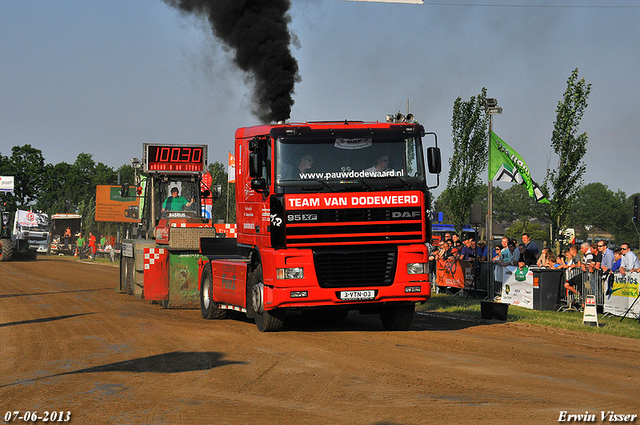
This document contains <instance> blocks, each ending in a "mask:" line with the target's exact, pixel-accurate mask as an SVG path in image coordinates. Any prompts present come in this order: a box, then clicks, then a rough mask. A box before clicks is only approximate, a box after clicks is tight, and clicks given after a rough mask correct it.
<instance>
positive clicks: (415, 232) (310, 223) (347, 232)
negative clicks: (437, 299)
mask: <svg viewBox="0 0 640 425" xmlns="http://www.w3.org/2000/svg"><path fill="white" fill-rule="evenodd" d="M285 217H287V221H286V245H287V246H289V247H295V246H309V245H315V246H322V245H335V244H341V243H348V244H370V243H393V244H398V243H419V242H422V241H423V238H424V235H423V228H422V227H423V226H422V212H421V208H419V207H404V208H362V209H342V210H314V211H304V214H301V215H297V216H296V215H291V214H285ZM292 217H295V218H296V219H295V220H292V219H290V218H292Z"/></svg>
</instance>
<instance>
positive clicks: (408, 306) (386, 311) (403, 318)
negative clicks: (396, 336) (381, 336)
mask: <svg viewBox="0 0 640 425" xmlns="http://www.w3.org/2000/svg"><path fill="white" fill-rule="evenodd" d="M415 309H416V304H415V303H398V304H389V305H386V306H384V307H382V311H381V312H380V320H381V321H382V326H384V328H385V329H386V330H388V331H406V330H409V328H410V327H411V323H412V322H413V314H414V312H415Z"/></svg>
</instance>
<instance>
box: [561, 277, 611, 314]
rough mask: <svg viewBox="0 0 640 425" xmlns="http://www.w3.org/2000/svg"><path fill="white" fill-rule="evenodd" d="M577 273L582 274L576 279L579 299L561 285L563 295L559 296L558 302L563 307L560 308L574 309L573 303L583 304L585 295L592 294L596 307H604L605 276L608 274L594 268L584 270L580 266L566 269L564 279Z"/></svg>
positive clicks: (565, 309)
mask: <svg viewBox="0 0 640 425" xmlns="http://www.w3.org/2000/svg"><path fill="white" fill-rule="evenodd" d="M578 275H582V279H580V280H579V281H578V284H577V285H576V286H575V289H576V290H577V291H578V292H579V293H580V299H578V297H577V296H576V295H575V294H574V293H573V292H571V291H569V290H568V289H565V288H564V287H563V288H562V294H563V297H562V298H560V302H561V303H563V304H564V307H562V308H561V309H560V310H563V311H567V310H570V309H576V306H575V305H576V304H578V305H581V304H583V303H584V299H585V298H586V296H587V295H593V296H595V297H596V306H597V307H604V297H605V294H606V292H607V278H608V276H609V275H608V274H603V273H602V270H596V271H594V272H592V273H591V272H584V271H582V269H580V268H574V269H567V270H566V280H569V279H572V278H573V277H575V276H578ZM578 308H579V306H578Z"/></svg>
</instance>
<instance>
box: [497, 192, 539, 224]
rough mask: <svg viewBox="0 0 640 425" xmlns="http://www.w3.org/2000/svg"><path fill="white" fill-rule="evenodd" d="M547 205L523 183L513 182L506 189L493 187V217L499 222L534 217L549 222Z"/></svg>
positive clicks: (526, 219) (525, 219) (512, 221)
mask: <svg viewBox="0 0 640 425" xmlns="http://www.w3.org/2000/svg"><path fill="white" fill-rule="evenodd" d="M545 207H546V205H545V204H541V203H539V202H536V200H535V199H534V198H532V197H531V196H530V195H529V192H528V191H527V188H526V187H524V186H523V185H521V184H513V185H511V186H510V187H509V188H507V189H506V190H500V188H497V187H494V188H493V219H494V220H495V221H497V222H501V223H506V224H513V223H515V222H517V221H529V220H532V219H538V220H540V221H544V222H548V219H547V216H546V208H545Z"/></svg>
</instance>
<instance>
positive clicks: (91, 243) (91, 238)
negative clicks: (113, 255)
mask: <svg viewBox="0 0 640 425" xmlns="http://www.w3.org/2000/svg"><path fill="white" fill-rule="evenodd" d="M96 241H97V240H96V237H95V235H94V234H93V233H91V232H89V248H91V256H92V257H93V258H96Z"/></svg>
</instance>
